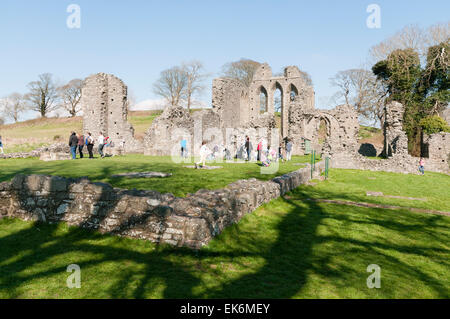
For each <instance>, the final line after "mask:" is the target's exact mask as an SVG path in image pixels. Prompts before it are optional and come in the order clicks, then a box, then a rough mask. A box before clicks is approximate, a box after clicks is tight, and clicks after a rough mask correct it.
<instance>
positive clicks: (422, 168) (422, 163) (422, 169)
mask: <svg viewBox="0 0 450 319" xmlns="http://www.w3.org/2000/svg"><path fill="white" fill-rule="evenodd" d="M419 172H421V173H422V175H425V160H424V159H423V157H421V158H420V160H419Z"/></svg>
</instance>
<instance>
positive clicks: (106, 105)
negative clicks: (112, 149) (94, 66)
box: [80, 73, 142, 152]
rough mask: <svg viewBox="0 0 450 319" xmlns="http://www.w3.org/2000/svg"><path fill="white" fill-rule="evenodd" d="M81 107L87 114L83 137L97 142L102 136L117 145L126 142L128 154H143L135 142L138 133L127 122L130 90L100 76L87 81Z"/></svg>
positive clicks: (113, 80)
mask: <svg viewBox="0 0 450 319" xmlns="http://www.w3.org/2000/svg"><path fill="white" fill-rule="evenodd" d="M80 104H81V107H82V110H83V133H84V134H86V133H87V132H91V133H92V136H94V138H96V137H98V136H99V134H100V132H103V134H104V135H105V136H109V137H110V139H111V140H112V141H113V142H114V143H115V144H116V145H121V143H122V141H125V151H126V152H142V145H141V143H140V142H139V141H137V140H136V139H135V138H134V129H133V127H132V125H131V124H129V123H128V122H127V114H128V100H127V86H126V85H125V84H124V83H123V82H122V80H120V79H119V78H117V77H115V76H114V75H111V74H105V73H98V74H94V75H91V76H89V77H88V78H86V79H85V80H84V85H83V88H82V96H81V100H80Z"/></svg>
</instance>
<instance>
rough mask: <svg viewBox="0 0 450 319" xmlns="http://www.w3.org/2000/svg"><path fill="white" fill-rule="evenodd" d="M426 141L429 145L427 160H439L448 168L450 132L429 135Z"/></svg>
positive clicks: (449, 160)
mask: <svg viewBox="0 0 450 319" xmlns="http://www.w3.org/2000/svg"><path fill="white" fill-rule="evenodd" d="M425 143H426V144H427V145H428V160H427V161H426V162H430V161H431V162H437V163H440V165H442V166H443V167H447V168H448V167H449V165H450V133H446V132H441V133H435V134H431V135H428V136H427V137H426V139H425Z"/></svg>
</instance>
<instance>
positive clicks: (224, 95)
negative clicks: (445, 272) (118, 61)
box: [81, 63, 450, 173]
mask: <svg viewBox="0 0 450 319" xmlns="http://www.w3.org/2000/svg"><path fill="white" fill-rule="evenodd" d="M277 90H278V91H279V94H280V100H281V101H280V106H281V107H280V109H279V110H278V111H279V116H278V117H279V119H278V122H279V124H278V125H277V114H276V110H275V103H274V96H275V92H276V91H277ZM314 94H315V93H314V89H313V87H312V86H310V85H308V84H307V83H306V82H305V80H304V78H303V77H302V75H301V72H300V70H299V69H298V68H297V67H296V66H288V67H286V68H285V69H284V72H283V74H282V75H280V76H273V74H272V70H271V68H270V66H269V65H268V64H266V63H264V64H261V65H260V67H259V68H258V69H257V71H256V72H255V74H254V77H253V80H252V82H251V83H250V85H249V87H246V86H245V85H244V84H242V83H241V82H240V81H238V80H236V79H232V78H225V77H222V78H216V79H214V80H213V82H212V108H210V109H203V110H201V111H196V112H193V113H189V112H188V111H187V110H186V109H185V108H183V107H180V106H176V107H167V108H165V109H164V111H163V113H162V114H161V115H160V116H159V117H157V118H156V119H155V120H154V121H153V123H152V125H151V127H150V128H149V129H148V130H147V133H146V135H145V137H144V140H143V141H139V140H137V139H136V138H135V137H134V130H133V127H132V125H130V124H129V123H128V122H127V110H128V101H127V87H126V85H125V84H124V83H123V82H122V81H121V80H120V79H118V78H117V77H115V76H113V75H109V74H104V73H99V74H95V75H92V76H89V77H88V78H87V79H86V80H85V84H84V87H83V91H82V100H81V104H82V107H83V129H84V131H85V132H88V131H89V132H91V133H92V134H93V135H98V133H99V132H103V133H104V134H105V135H107V136H110V137H111V139H112V140H113V141H115V142H116V146H117V147H116V148H115V152H116V153H118V154H120V153H123V152H125V153H144V154H146V155H157V156H162V155H165V156H167V155H178V154H179V145H180V141H181V140H182V139H185V140H186V141H187V147H188V151H189V154H191V155H197V154H198V150H199V148H200V146H201V143H202V141H203V140H204V141H206V142H207V144H208V146H209V147H210V149H212V148H213V147H214V146H215V145H222V146H224V147H226V148H227V149H229V150H230V151H231V153H232V154H236V152H237V150H238V148H239V145H241V144H242V143H243V141H244V139H245V137H246V136H249V137H250V140H251V142H252V144H253V145H254V147H256V144H258V142H259V141H260V140H261V139H262V138H264V139H266V140H267V141H268V144H269V145H272V146H273V147H274V148H276V146H277V145H279V143H282V142H283V140H286V139H291V140H292V141H293V142H294V143H293V154H294V155H303V154H304V153H305V143H304V141H308V142H309V143H310V147H311V149H314V150H316V152H318V153H320V154H322V155H323V156H330V157H331V159H332V162H333V165H334V167H341V168H358V169H371V170H386V171H393V172H402V173H415V172H416V170H417V162H418V158H415V157H412V156H410V155H409V154H408V141H407V137H406V134H405V132H404V131H403V127H402V125H403V120H402V119H403V112H404V108H403V106H402V105H401V104H400V103H397V102H391V103H390V104H389V105H387V106H386V111H385V116H384V127H383V130H384V137H385V142H384V149H383V151H382V154H384V155H386V156H387V157H388V159H387V160H384V161H379V160H373V159H370V158H367V157H364V156H362V155H361V154H359V153H358V149H359V147H360V146H359V145H358V140H357V135H358V130H359V123H358V114H357V113H356V111H355V109H354V108H353V107H352V106H351V105H340V106H337V107H336V108H334V109H330V110H319V109H316V108H315V106H314ZM424 146H425V148H426V150H427V152H426V155H427V157H428V158H427V164H426V165H427V170H431V171H438V172H449V162H450V160H449V156H450V134H449V133H437V134H432V135H430V136H426V137H425V138H424ZM121 148H122V149H121Z"/></svg>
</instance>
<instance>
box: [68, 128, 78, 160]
mask: <svg viewBox="0 0 450 319" xmlns="http://www.w3.org/2000/svg"><path fill="white" fill-rule="evenodd" d="M69 146H70V153H71V154H72V159H76V158H77V146H78V137H77V134H76V133H75V132H72V134H71V135H70V138H69Z"/></svg>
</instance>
